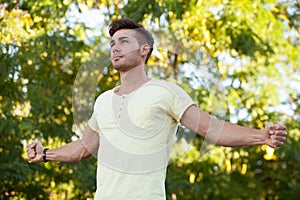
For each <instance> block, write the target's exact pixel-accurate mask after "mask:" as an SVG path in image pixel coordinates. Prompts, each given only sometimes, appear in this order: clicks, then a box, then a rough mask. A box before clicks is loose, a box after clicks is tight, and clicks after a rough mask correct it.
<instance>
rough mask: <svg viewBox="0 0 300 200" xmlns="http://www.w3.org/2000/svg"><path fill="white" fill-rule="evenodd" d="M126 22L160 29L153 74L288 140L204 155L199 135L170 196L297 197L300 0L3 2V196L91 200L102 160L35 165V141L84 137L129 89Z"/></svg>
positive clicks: (173, 175)
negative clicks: (113, 33)
mask: <svg viewBox="0 0 300 200" xmlns="http://www.w3.org/2000/svg"><path fill="white" fill-rule="evenodd" d="M121 17H126V18H130V19H133V20H136V21H137V22H139V23H141V24H143V25H144V26H145V27H146V28H147V29H149V30H150V31H152V32H153V33H156V35H155V36H156V39H157V41H156V42H157V43H158V46H157V48H156V50H155V51H154V55H153V57H152V58H151V59H150V60H149V65H148V66H149V68H148V69H147V73H148V74H149V76H152V77H156V78H159V79H165V80H171V81H176V82H177V83H178V84H179V85H181V86H182V87H183V88H184V89H185V90H186V91H187V92H188V93H189V94H191V96H192V97H193V98H194V99H195V101H197V103H198V104H199V106H200V107H201V108H202V109H203V110H205V111H207V112H209V113H211V114H214V115H217V117H220V118H222V119H223V120H226V121H231V122H233V123H237V124H240V125H243V126H247V127H251V128H258V129H263V128H264V126H265V125H266V123H267V122H268V121H271V122H273V123H282V124H284V125H286V126H287V130H288V133H289V136H288V139H287V141H286V143H285V145H284V146H282V147H280V148H278V149H272V148H269V147H267V146H264V145H263V146H255V147H241V148H225V147H218V146H217V145H214V144H209V145H206V146H205V151H204V152H203V151H201V148H202V146H203V143H204V139H203V138H201V137H198V136H196V137H195V138H194V139H193V140H192V142H191V143H190V144H189V145H188V146H189V148H188V150H187V151H185V152H182V154H181V155H180V156H177V157H176V158H174V160H172V162H171V163H170V165H169V168H168V174H167V180H166V190H167V198H168V199H173V200H175V199H177V200H179V199H183V200H194V199H197V200H198V199H297V198H298V197H299V195H300V175H299V173H300V145H299V144H300V141H299V137H300V126H299V123H300V112H299V110H300V99H299V97H300V66H299V63H300V1H299V0H252V1H250V0H249V1H248V0H209V1H204V0H190V1H185V0H180V1H173V0H143V1H138V0H124V1H121V0H117V1H116V0H114V1H112V0H99V1H96V0H38V1H37V0H10V1H3V0H0V61H1V62H0V134H1V136H0V137H1V139H0V171H1V172H0V199H51V200H52V199H53V200H54V199H59V200H60V199H92V198H93V195H94V192H95V174H96V165H97V161H96V159H95V158H90V159H87V160H84V161H82V162H80V163H75V164H67V163H56V162H48V163H35V164H30V163H28V162H27V160H26V153H25V145H26V143H27V142H30V141H32V140H34V139H39V140H41V141H42V143H43V145H44V146H46V147H50V148H53V147H58V146H60V145H63V144H65V143H67V142H70V141H72V140H76V139H78V138H79V137H80V130H81V127H82V125H83V124H84V122H85V121H86V120H87V119H88V117H89V116H90V114H91V112H92V105H93V101H94V99H95V97H96V96H98V95H99V94H101V93H102V92H104V91H106V90H108V89H111V88H113V87H115V86H116V85H117V84H118V83H119V77H118V73H117V72H116V71H115V70H114V69H113V68H112V67H111V66H110V64H109V51H108V49H107V41H108V40H109V38H108V33H107V26H108V25H109V24H110V22H111V20H112V19H115V18H121ZM162 30H164V31H162ZM157 31H159V33H157ZM168 33H169V34H168ZM166 36H168V37H166ZM160 42H161V44H162V45H161V46H159V45H160ZM207 74H208V75H207ZM75 80H76V81H75ZM91 80H93V82H88V81H91ZM220 85H221V87H219V86H220ZM87 93H88V94H87ZM91 95H92V96H91ZM180 130H181V131H182V132H187V131H186V130H184V128H183V127H181V128H180ZM187 134H188V133H187ZM202 150H203V149H202Z"/></svg>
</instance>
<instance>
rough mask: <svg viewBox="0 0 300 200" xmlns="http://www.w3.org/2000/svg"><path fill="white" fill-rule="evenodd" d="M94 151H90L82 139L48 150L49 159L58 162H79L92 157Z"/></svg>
mask: <svg viewBox="0 0 300 200" xmlns="http://www.w3.org/2000/svg"><path fill="white" fill-rule="evenodd" d="M91 154H92V152H89V151H88V150H87V149H86V147H85V145H84V144H83V142H82V140H77V141H73V142H71V143H68V144H66V145H64V146H62V147H59V148H55V149H49V150H48V151H47V152H46V160H47V161H57V162H78V161H81V160H83V159H85V158H88V157H90V156H91Z"/></svg>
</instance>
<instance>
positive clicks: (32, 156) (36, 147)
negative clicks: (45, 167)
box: [26, 141, 44, 162]
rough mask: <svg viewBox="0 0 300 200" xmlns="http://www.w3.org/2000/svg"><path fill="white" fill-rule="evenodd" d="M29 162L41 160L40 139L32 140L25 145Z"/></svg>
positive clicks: (41, 147) (41, 146) (41, 148)
mask: <svg viewBox="0 0 300 200" xmlns="http://www.w3.org/2000/svg"><path fill="white" fill-rule="evenodd" d="M26 149H27V157H28V161H29V162H42V161H43V150H44V147H43V145H42V144H41V142H40V141H33V142H32V143H31V144H28V145H27V146H26Z"/></svg>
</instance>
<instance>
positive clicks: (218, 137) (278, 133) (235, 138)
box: [181, 105, 287, 148]
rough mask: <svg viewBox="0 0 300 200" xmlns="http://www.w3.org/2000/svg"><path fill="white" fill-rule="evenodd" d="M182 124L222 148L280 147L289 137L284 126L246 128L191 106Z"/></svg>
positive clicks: (182, 119)
mask: <svg viewBox="0 0 300 200" xmlns="http://www.w3.org/2000/svg"><path fill="white" fill-rule="evenodd" d="M181 124H182V125H183V126H185V127H186V128H188V129H190V130H192V131H195V132H197V133H198V134H199V135H201V136H203V137H206V138H208V139H209V140H211V141H212V142H215V143H216V144H218V145H221V146H229V147H238V146H253V145H261V144H267V145H269V146H271V147H274V148H275V147H279V146H281V145H283V144H284V141H285V140H286V137H287V132H286V127H285V126H283V125H278V124H276V125H271V124H267V126H266V128H265V129H264V130H257V129H251V128H245V127H242V126H239V125H235V124H232V123H230V122H224V121H220V120H218V119H216V118H214V117H212V116H211V115H209V114H208V113H206V112H204V111H202V110H201V109H199V108H198V107H197V106H195V105H193V106H190V107H189V108H188V109H187V110H186V111H185V113H184V114H183V116H182V118H181Z"/></svg>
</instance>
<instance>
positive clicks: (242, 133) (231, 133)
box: [206, 118, 265, 147]
mask: <svg viewBox="0 0 300 200" xmlns="http://www.w3.org/2000/svg"><path fill="white" fill-rule="evenodd" d="M206 137H207V138H208V139H210V140H212V141H213V142H215V143H216V144H218V145H221V146H229V147H238V146H253V145H261V144H265V130H256V129H251V128H246V127H242V126H239V125H235V124H232V123H230V122H225V121H220V120H217V119H215V118H212V121H211V124H210V126H209V128H208V131H207V133H206Z"/></svg>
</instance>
